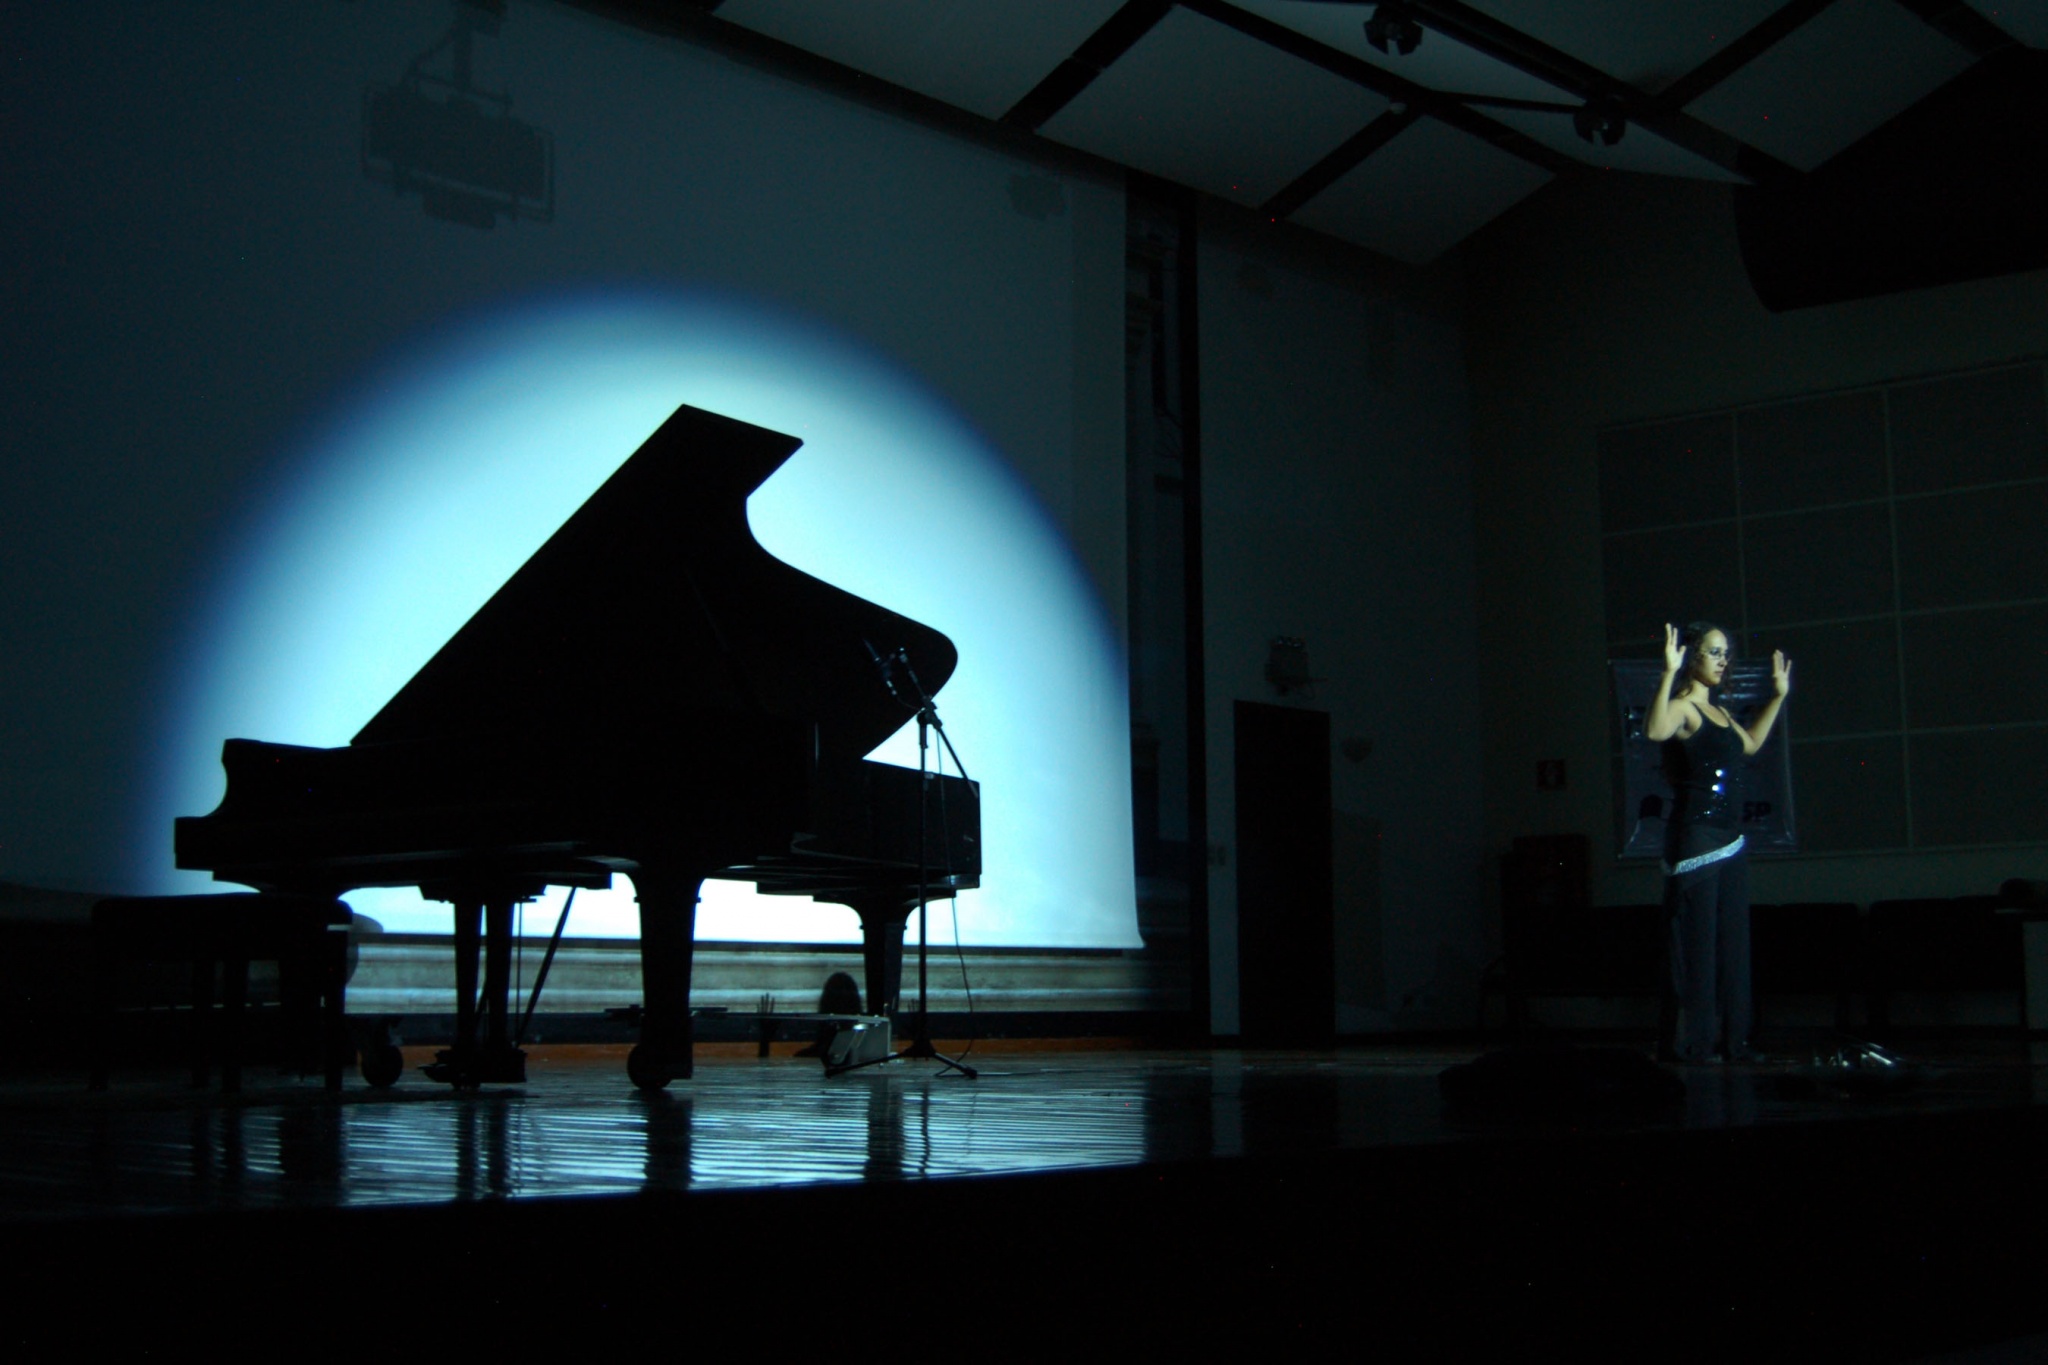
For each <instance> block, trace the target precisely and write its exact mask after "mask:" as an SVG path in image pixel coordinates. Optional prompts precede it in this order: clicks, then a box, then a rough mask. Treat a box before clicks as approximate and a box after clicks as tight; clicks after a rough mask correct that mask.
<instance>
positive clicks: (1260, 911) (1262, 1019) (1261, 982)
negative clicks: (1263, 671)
mask: <svg viewBox="0 0 2048 1365" xmlns="http://www.w3.org/2000/svg"><path fill="white" fill-rule="evenodd" d="M1236 707H1237V924H1238V930H1237V972H1238V990H1239V999H1240V1009H1241V1018H1242V1027H1243V1031H1244V1037H1245V1041H1246V1042H1251V1043H1283V1044H1301V1043H1326V1042H1329V1041H1330V1040H1331V1039H1333V1038H1334V1037H1335V1036H1336V1010H1337V983H1336V978H1337V965H1336V951H1335V939H1334V929H1335V926H1334V921H1333V915H1332V911H1331V901H1332V896H1331V884H1330V880H1331V879H1330V717H1329V714H1328V713H1327V712H1323V711H1304V710H1301V709H1300V708H1298V707H1292V706H1266V705H1262V704H1260V703H1258V702H1247V701H1241V702H1238V703H1237V704H1236Z"/></svg>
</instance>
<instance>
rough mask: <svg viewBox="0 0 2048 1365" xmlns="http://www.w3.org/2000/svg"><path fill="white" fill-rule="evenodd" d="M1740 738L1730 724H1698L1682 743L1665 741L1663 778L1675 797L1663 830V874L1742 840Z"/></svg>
mask: <svg viewBox="0 0 2048 1365" xmlns="http://www.w3.org/2000/svg"><path fill="white" fill-rule="evenodd" d="M1742 758H1743V754H1742V739H1741V737H1740V736H1739V735H1737V734H1736V733H1735V727H1734V726H1733V725H1716V724H1714V722H1712V721H1711V720H1702V721H1701V722H1700V728H1699V729H1697V730H1695V731H1693V733H1692V735H1691V736H1690V737H1689V738H1686V739H1680V738H1678V736H1676V735H1673V736H1672V737H1671V738H1670V739H1667V740H1665V741H1664V776H1665V777H1666V778H1667V779H1668V780H1669V781H1670V783H1671V786H1672V789H1673V791H1674V793H1675V794H1676V797H1677V799H1676V801H1675V802H1674V803H1673V805H1672V809H1671V819H1670V821H1669V823H1667V824H1666V825H1665V829H1664V864H1665V867H1666V868H1667V869H1669V868H1676V867H1677V866H1678V865H1679V864H1680V863H1682V862H1684V861H1685V860H1687V859H1690V858H1697V857H1699V856H1700V855H1702V854H1705V853H1711V852H1713V851H1715V850H1716V849H1721V848H1726V847H1727V846H1728V845H1729V844H1732V843H1734V842H1735V840H1736V839H1737V838H1738V837H1740V835H1741V832H1742V831H1741V824H1742Z"/></svg>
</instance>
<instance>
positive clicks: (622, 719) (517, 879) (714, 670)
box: [175, 406, 981, 1089]
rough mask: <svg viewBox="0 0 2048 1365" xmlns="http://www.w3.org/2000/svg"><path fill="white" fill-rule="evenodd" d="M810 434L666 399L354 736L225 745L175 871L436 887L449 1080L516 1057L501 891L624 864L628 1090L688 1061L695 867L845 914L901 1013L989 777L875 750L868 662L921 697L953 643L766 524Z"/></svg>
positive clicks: (509, 912)
mask: <svg viewBox="0 0 2048 1365" xmlns="http://www.w3.org/2000/svg"><path fill="white" fill-rule="evenodd" d="M801 444H802V442H800V441H799V440H797V439H796V438H794V437H791V436H785V435H782V434H780V433H778V432H773V431H768V430H766V429H764V428H761V427H756V426H750V425H748V424H747V423H744V422H739V421H735V420H733V419H731V418H728V417H721V416H719V415H717V414H715V413H710V412H704V411H701V410H699V409H696V408H692V407H687V406H685V407H681V408H678V409H677V410H676V411H675V413H674V414H673V415H672V416H670V417H669V418H668V420H667V421H665V422H664V423H662V425H661V427H660V429H659V430H657V431H656V432H655V433H654V434H653V435H652V436H650V437H648V438H647V440H646V441H645V442H644V443H643V444H642V445H641V446H640V448H639V450H637V451H636V452H635V453H634V454H633V456H632V458H630V459H628V460H627V461H626V462H625V463H624V464H623V465H621V466H620V467H619V469H618V470H617V471H616V472H615V473H614V474H613V475H612V476H611V478H609V479H608V480H606V482H605V483H604V485H603V486H602V487H600V488H599V489H598V490H597V491H596V492H595V493H593V494H592V495H591V496H590V498H589V500H588V501H586V502H585V503H584V504H583V506H582V507H581V508H579V509H578V510H577V511H576V513H575V514H574V515H573V516H572V517H570V518H569V520H568V521H567V522H566V523H564V524H563V526H562V527H561V529H560V530H558V531H556V532H555V534H554V535H553V536H552V537H550V538H549V540H548V541H547V543H546V544H544V545H542V546H541V547H540V549H539V550H537V551H536V552H535V553H534V555H533V556H532V558H530V559H529V560H527V562H526V563H525V564H524V565H523V566H522V567H521V568H520V569H519V571H518V572H517V573H515V574H514V575H513V576H512V577H511V578H510V579H508V580H507V581H506V583H505V584H504V586H503V587H501V588H500V589H499V590H498V591H497V593H496V594H495V595H493V596H492V597H491V599H490V600H489V601H488V602H486V603H485V604H484V605H483V607H482V608H481V609H480V610H479V611H478V612H477V613H476V615H475V616H473V617H471V618H470V620H469V622H468V623H467V624H466V625H464V626H463V627H462V629H461V630H459V631H457V632H456V633H455V635H454V636H453V637H451V638H450V639H449V640H448V642H447V643H446V644H445V645H443V646H442V647H441V649H440V651H439V652H438V653H436V654H435V655H434V657H433V658H432V659H430V660H429V661H428V662H427V664H426V666H425V667H423V668H421V669H420V671H419V672H418V673H417V674H415V675H414V676H413V678H412V680H411V681H410V682H408V683H407V684H406V685H405V686H404V687H403V688H401V689H399V691H398V692H397V694H396V695H394V696H393V697H392V698H391V700H390V701H389V702H387V703H386V704H385V705H384V708H383V709H382V710H381V711H379V712H378V713H377V714H376V715H375V716H374V717H373V718H372V719H371V720H370V722H369V724H367V725H365V726H364V727H363V728H362V730H361V732H360V733H358V734H357V735H356V736H355V738H354V740H352V741H351V742H350V743H349V744H348V745H347V746H345V747H342V748H337V749H318V748H305V747H299V746H294V745H287V744H273V743H265V742H262V741H258V740H249V739H230V740H228V741H227V743H226V746H225V748H224V750H223V752H222V755H221V761H222V764H223V766H224V767H225V768H226V770H227V779H228V784H227V792H226V795H225V796H224V797H223V799H222V801H221V804H220V806H219V808H218V809H216V810H215V811H214V812H213V813H212V814H210V815H204V816H195V817H185V818H181V819H179V820H178V821H177V822H176V838H175V842H176V850H177V864H178V866H179V867H182V868H198V869H203V870H206V871H210V872H212V873H213V874H214V876H215V878H216V879H218V880H221V881H227V882H238V883H241V884H243V885H246V886H251V887H254V888H256V889H258V890H262V891H293V892H315V893H319V894H323V895H336V896H338V895H341V894H344V893H346V892H348V891H351V890H354V889H356V888H358V887H366V886H415V887H418V888H419V889H420V892H421V894H423V895H424V896H426V897H427V898H429V899H433V900H442V901H446V902H448V903H449V904H450V905H451V906H452V907H453V910H454V930H455V950H456V951H455V1003H456V1038H455V1041H454V1044H453V1046H452V1047H451V1048H450V1049H449V1050H448V1051H447V1052H446V1053H444V1054H443V1055H442V1058H441V1062H440V1063H439V1065H438V1066H437V1068H434V1069H433V1071H434V1074H436V1075H437V1076H438V1077H439V1078H440V1079H444V1080H448V1081H451V1082H453V1083H454V1084H456V1085H458V1086H473V1085H478V1084H483V1083H487V1082H504V1081H519V1080H523V1079H524V1076H525V1058H524V1055H523V1054H522V1053H521V1052H520V1051H519V1049H518V1048H517V1047H516V1045H515V1044H514V1041H513V1039H512V1038H511V1036H510V1029H509V1027H508V1024H509V1008H508V991H509V978H510V968H511V950H512V917H513V910H514V908H515V907H516V906H517V905H519V904H520V903H521V902H522V901H525V900H527V899H530V898H532V897H533V896H535V895H538V894H539V893H540V891H541V890H542V889H543V888H545V887H548V886H568V887H601V886H606V885H609V883H610V881H611V878H612V876H613V875H614V874H619V873H623V874H626V875H628V876H630V877H631V878H632V881H633V886H634V889H635V891H636V893H637V895H638V901H639V910H640V963H641V977H642V989H643V991H644V993H645V994H644V1000H645V1004H644V1008H643V1011H642V1013H641V1016H640V1018H641V1025H640V1040H639V1043H638V1045H637V1046H635V1047H634V1048H633V1050H632V1052H631V1054H630V1055H629V1057H628V1060H627V1071H628V1074H629V1075H630V1076H631V1078H632V1081H633V1083H634V1084H635V1085H637V1086H639V1087H641V1088H642V1089H660V1088H661V1087H663V1086H665V1085H667V1084H668V1083H669V1082H670V1081H671V1080H672V1079H676V1078H680V1077H686V1076H688V1075H689V1074H690V1072H691V1021H690V1019H691V1016H690V968H691V954H692V948H693V942H694V939H695V922H696V910H697V901H698V895H699V889H700V887H701V886H702V884H703V882H704V881H705V879H706V878H710V877H723V878H734V879H741V880H747V881H751V882H753V883H754V884H755V885H756V886H757V887H759V888H760V889H761V890H762V891H764V892H768V893H771V894H777V895H805V896H812V897H815V898H816V899H818V900H822V901H828V902H833V903H837V904H843V905H847V906H850V907H851V908H852V909H853V910H854V911H855V913H856V914H858V916H859V917H860V922H861V926H862V940H863V953H864V960H865V968H866V973H867V1001H868V1003H867V1007H868V1009H869V1011H870V1012H873V1013H883V1012H887V1011H889V1010H891V1009H892V1008H893V1007H894V1006H895V1004H896V1000H897V995H898V992H899V990H900V986H901V981H902V966H903V929H904V923H905V921H906V920H907V919H908V917H909V915H910V913H911V911H913V910H914V909H916V908H917V907H918V906H919V905H920V904H923V903H926V902H929V901H932V900H938V899H942V898H944V897H947V896H950V895H952V894H954V893H955V892H956V891H959V890H962V889H965V888H968V887H972V886H975V885H978V884H979V877H980V871H981V850H980V836H981V819H980V790H979V787H978V786H977V785H976V784H975V783H973V782H971V781H968V780H966V779H965V778H963V777H956V776H943V777H942V776H938V775H930V776H926V777H924V778H922V779H921V778H920V775H919V774H918V773H916V772H913V771H910V770H908V769H904V768H898V767H894V766H892V765H887V764H882V763H876V762H872V761H870V760H868V759H867V758H865V757H864V755H866V754H867V753H868V752H870V751H871V750H873V749H874V748H875V746H876V745H878V744H880V743H881V742H882V741H883V740H884V739H886V738H887V737H888V736H889V735H891V734H892V733H894V732H895V731H896V730H897V729H898V728H899V727H901V726H902V725H903V724H904V723H905V722H906V721H907V720H908V719H909V718H910V717H911V716H912V715H913V714H914V713H915V710H916V703H915V702H914V701H909V700H904V699H901V698H899V696H898V695H897V692H898V689H897V688H895V687H894V686H892V685H891V683H890V681H889V680H888V679H887V678H885V676H884V670H883V669H881V668H879V667H878V656H879V657H880V658H881V659H882V660H884V661H886V659H887V658H888V657H889V656H891V655H896V654H897V652H898V651H900V652H901V653H900V656H899V657H900V658H902V659H905V660H907V661H909V662H910V663H911V664H912V665H913V666H914V668H915V670H916V673H917V676H918V678H919V679H921V680H922V682H923V684H924V686H925V687H926V688H928V689H929V690H930V691H933V692H936V691H937V690H938V689H939V688H940V687H941V686H943V684H944V683H945V681H946V679H947V678H948V677H949V676H950V675H951V673H952V671H953V668H954V665H955V663H956V662H957V658H958V656H957V654H956V652H955V650H954V648H953V645H952V642H951V641H949V640H948V639H947V638H946V637H945V636H944V635H942V634H941V633H939V632H938V631H936V630H934V629H932V628H931V627H929V626H925V625H922V624H920V623H918V622H916V621H912V620H910V619H909V618H907V617H904V616H901V615H898V614H897V613H895V612H893V611H890V610H888V609H887V608H884V607H880V606H877V605H875V604H874V603H872V602H867V601H864V600H862V599H861V598H858V597H855V596H854V595H852V594H851V593H848V592H844V591H841V590H840V589H838V588H835V587H832V586H831V585H829V584H826V583H823V582H820V581H819V580H817V579H815V578H812V577H810V576H809V575H807V574H804V573H801V572H799V571H798V570H796V569H794V568H791V567H790V566H789V565H787V564H784V563H783V562H782V561H780V560H778V559H776V558H774V557H773V556H771V555H770V554H769V553H768V552H767V551H766V550H764V549H763V548H762V547H761V546H760V544H759V543H758V542H757V541H755V539H754V537H753V533H752V532H751V530H750V529H749V528H748V525H747V516H746V503H747V498H748V496H749V495H750V494H752V493H753V491H754V490H755V489H757V488H759V487H760V486H761V484H762V483H764V482H765V481H766V480H767V479H768V477H769V476H770V475H771V474H773V473H774V472H775V471H776V470H777V469H778V468H780V467H781V465H782V464H783V462H784V461H786V460H787V459H788V458H789V457H790V456H791V455H792V454H793V453H795V451H796V449H797V447H798V446H799V445H801ZM451 514H452V515H459V510H458V511H455V512H452V513H451ZM422 586H423V588H424V587H425V586H426V585H422ZM479 947H481V948H482V949H483V958H484V961H483V964H482V980H481V989H480V988H479V986H480V983H479V979H478V960H477V959H478V949H479Z"/></svg>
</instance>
